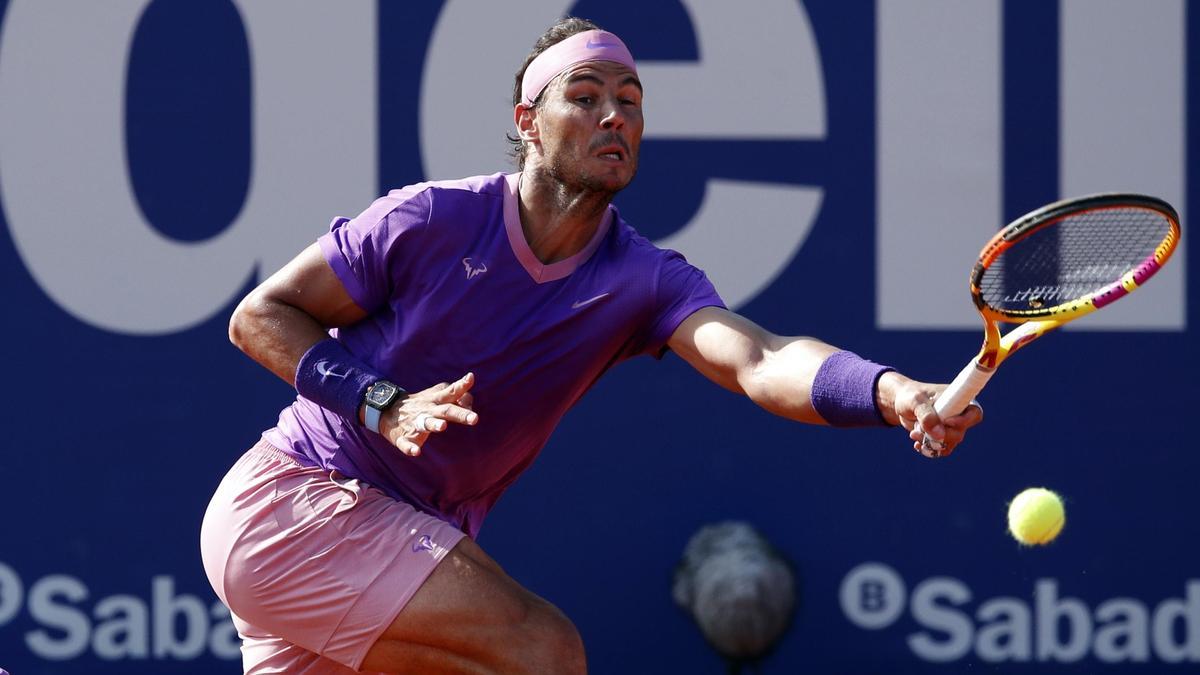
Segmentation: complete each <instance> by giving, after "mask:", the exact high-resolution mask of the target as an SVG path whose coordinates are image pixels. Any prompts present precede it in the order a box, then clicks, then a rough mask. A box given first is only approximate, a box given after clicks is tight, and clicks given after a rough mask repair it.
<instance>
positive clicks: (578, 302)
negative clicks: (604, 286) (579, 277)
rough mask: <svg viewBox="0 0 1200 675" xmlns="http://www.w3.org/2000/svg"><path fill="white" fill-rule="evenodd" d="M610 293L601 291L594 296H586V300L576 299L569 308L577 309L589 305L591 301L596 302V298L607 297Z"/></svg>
mask: <svg viewBox="0 0 1200 675" xmlns="http://www.w3.org/2000/svg"><path fill="white" fill-rule="evenodd" d="M610 294H611V293H601V294H600V295H597V296H596V297H594V298H588V299H587V300H576V301H575V302H574V303H572V304H571V309H579V308H580V307H584V306H586V305H590V304H592V303H593V302H596V301H597V300H601V299H603V298H607V297H608V296H609V295H610Z"/></svg>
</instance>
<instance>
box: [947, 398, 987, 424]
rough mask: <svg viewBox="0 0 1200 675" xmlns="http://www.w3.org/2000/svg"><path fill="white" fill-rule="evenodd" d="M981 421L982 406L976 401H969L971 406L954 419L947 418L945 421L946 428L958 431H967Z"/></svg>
mask: <svg viewBox="0 0 1200 675" xmlns="http://www.w3.org/2000/svg"><path fill="white" fill-rule="evenodd" d="M982 421H983V406H981V405H979V403H978V402H977V401H971V405H968V406H967V409H966V410H964V411H962V412H961V413H959V414H957V415H955V416H954V417H947V418H946V420H945V423H946V426H947V427H955V428H959V429H968V428H970V427H973V426H975V425H976V424H979V423H980V422H982Z"/></svg>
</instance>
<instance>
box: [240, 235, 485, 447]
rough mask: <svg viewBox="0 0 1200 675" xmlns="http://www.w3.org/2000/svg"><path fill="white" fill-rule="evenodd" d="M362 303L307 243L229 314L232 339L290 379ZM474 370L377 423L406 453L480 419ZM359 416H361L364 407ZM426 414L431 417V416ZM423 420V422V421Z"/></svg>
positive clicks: (358, 313) (360, 313)
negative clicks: (475, 404) (474, 394)
mask: <svg viewBox="0 0 1200 675" xmlns="http://www.w3.org/2000/svg"><path fill="white" fill-rule="evenodd" d="M366 316H367V312H366V311H365V310H364V309H363V308H361V307H359V306H358V305H357V304H356V303H355V302H354V300H353V299H351V297H350V294H349V293H348V292H347V291H346V287H345V286H344V285H343V284H342V282H341V280H340V279H338V277H337V274H336V273H334V271H333V268H332V267H330V266H329V263H328V262H326V260H325V256H324V255H323V254H322V253H321V248H320V246H319V245H318V244H313V245H311V246H309V247H308V248H306V249H304V250H303V251H302V252H301V253H300V255H297V256H296V257H295V258H293V259H292V260H291V262H289V263H288V264H286V265H284V266H283V268H282V269H280V270H279V271H278V272H276V273H274V274H272V275H271V276H270V277H269V278H268V279H267V280H266V281H264V282H262V284H260V285H259V286H258V287H257V288H255V289H254V290H253V291H251V292H250V293H249V294H248V295H247V296H246V297H245V298H243V299H242V301H241V302H240V303H238V306H237V308H236V309H235V310H234V311H233V316H232V317H231V318H230V320H229V339H230V341H232V342H233V344H234V345H236V346H237V347H238V349H241V350H242V351H243V352H245V353H246V354H247V355H248V356H250V357H251V358H253V359H254V360H255V361H258V362H259V363H261V364H262V365H263V366H265V367H266V368H267V369H268V370H270V371H271V372H273V373H275V374H276V375H277V376H279V378H280V379H282V380H283V381H284V382H287V383H288V384H289V385H291V384H294V383H295V379H296V368H297V366H298V365H299V364H300V360H301V358H302V357H303V356H304V354H305V353H306V352H308V350H309V349H311V348H312V347H313V345H315V344H317V343H318V342H321V341H322V340H326V339H329V334H328V332H327V331H328V330H329V329H330V328H337V327H341V326H348V325H350V324H353V323H356V322H358V321H361V320H362V319H364V318H366ZM474 382H475V379H474V376H473V375H472V374H470V373H467V374H466V375H464V376H462V377H460V378H459V379H458V380H455V381H454V382H449V383H442V384H438V385H434V386H433V387H430V388H429V389H426V390H424V391H420V392H416V393H413V394H411V395H409V396H408V397H407V398H405V399H404V400H403V401H401V402H400V403H399V404H398V405H393V406H392V407H391V408H389V409H388V410H387V412H386V413H385V414H384V415H383V416H382V417H381V418H380V422H379V431H380V433H381V434H382V435H383V436H384V437H386V438H387V439H388V440H390V441H391V442H392V443H393V444H394V445H396V447H398V448H399V449H400V450H402V451H403V452H404V453H405V454H409V455H417V454H419V453H420V447H421V445H422V444H423V443H424V442H425V439H426V438H427V437H428V435H429V433H430V432H440V431H445V430H446V428H447V426H448V423H449V422H454V423H457V424H475V423H476V422H477V421H478V419H479V416H478V415H477V414H476V413H475V412H473V411H472V410H471V403H472V399H471V394H470V393H469V390H470V389H471V387H472V385H473V384H474ZM359 412H360V417H359V420H358V421H359V423H362V417H361V412H362V410H361V408H360V411H359ZM426 418H428V419H426ZM418 420H419V421H420V422H419V423H420V425H421V426H423V427H424V428H423V429H422V428H418V427H417V424H418Z"/></svg>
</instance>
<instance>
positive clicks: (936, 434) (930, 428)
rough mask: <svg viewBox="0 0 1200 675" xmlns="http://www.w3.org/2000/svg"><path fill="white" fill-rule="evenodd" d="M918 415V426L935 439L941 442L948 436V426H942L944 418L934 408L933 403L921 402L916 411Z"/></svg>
mask: <svg viewBox="0 0 1200 675" xmlns="http://www.w3.org/2000/svg"><path fill="white" fill-rule="evenodd" d="M914 412H915V413H916V415H917V426H918V427H920V428H921V429H922V430H923V431H924V432H925V433H926V434H928V435H929V436H931V437H932V438H933V440H935V441H938V442H941V441H942V440H943V439H944V438H945V437H946V428H945V427H944V426H942V418H940V417H938V414H937V412H936V411H934V409H933V404H931V403H921V404H920V405H918V406H917V407H916V410H915V411H914Z"/></svg>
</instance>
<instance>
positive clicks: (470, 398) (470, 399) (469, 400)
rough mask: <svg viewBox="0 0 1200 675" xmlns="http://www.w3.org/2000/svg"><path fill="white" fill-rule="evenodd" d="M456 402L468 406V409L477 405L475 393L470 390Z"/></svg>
mask: <svg viewBox="0 0 1200 675" xmlns="http://www.w3.org/2000/svg"><path fill="white" fill-rule="evenodd" d="M455 403H457V404H458V405H460V406H462V407H464V408H466V409H467V410H471V409H473V408H474V407H475V395H474V394H472V393H471V392H469V391H468V392H467V393H465V394H463V395H462V396H459V397H458V400H457V401H455Z"/></svg>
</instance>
